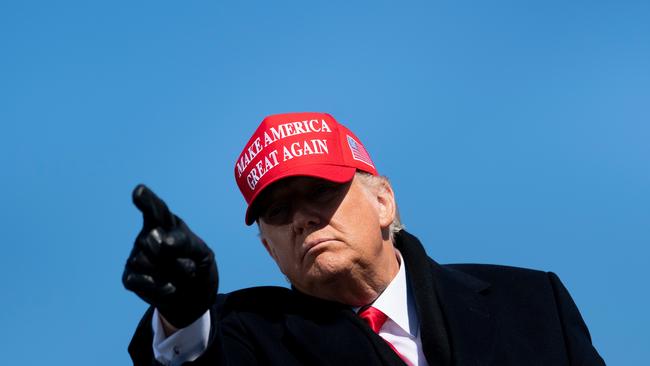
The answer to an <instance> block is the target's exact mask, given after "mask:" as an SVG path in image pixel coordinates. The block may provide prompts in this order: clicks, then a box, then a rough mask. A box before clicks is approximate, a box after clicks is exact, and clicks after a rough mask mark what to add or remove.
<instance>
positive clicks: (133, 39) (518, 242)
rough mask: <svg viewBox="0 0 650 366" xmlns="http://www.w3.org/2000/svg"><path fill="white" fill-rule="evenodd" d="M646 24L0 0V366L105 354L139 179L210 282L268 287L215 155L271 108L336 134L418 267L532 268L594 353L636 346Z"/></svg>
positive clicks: (383, 8) (570, 5)
mask: <svg viewBox="0 0 650 366" xmlns="http://www.w3.org/2000/svg"><path fill="white" fill-rule="evenodd" d="M648 19H650V5H649V3H648V2H644V1H575V2H566V1H544V2H536V3H533V2H520V1H503V0H497V1H492V2H485V1H453V2H452V1H444V2H424V1H423V2H410V1H402V2H390V1H373V2H354V3H352V2H345V1H322V2H306V1H274V2H251V1H240V2H234V1H233V2H207V1H186V2H179V1H130V2H121V1H112V2H103V3H99V2H85V1H76V2H75V1H57V2H46V1H22V2H4V3H2V4H0V47H1V49H2V57H0V123H1V131H2V132H1V133H0V165H1V166H2V173H0V174H2V179H1V180H0V182H1V183H0V184H1V187H2V190H1V192H0V207H2V210H0V223H1V224H0V227H1V228H2V233H3V237H4V239H3V241H2V248H3V252H4V255H2V256H1V257H0V271H1V272H0V293H2V299H3V301H2V307H1V309H2V311H0V324H2V325H3V332H2V333H1V334H0V345H2V346H0V347H1V348H2V350H3V352H2V353H3V356H2V359H3V360H4V361H3V364H7V365H13V364H22V365H41V364H44V363H54V364H66V365H87V364H88V362H89V361H88V360H89V359H92V364H94V365H123V364H128V363H129V359H128V355H127V353H126V347H127V344H128V342H129V339H130V337H131V334H132V331H133V330H134V328H135V326H136V324H137V321H138V320H139V318H140V316H141V314H142V312H143V311H144V310H145V309H146V305H145V304H144V303H143V302H141V301H140V300H139V299H138V298H137V297H136V296H135V295H133V294H131V293H129V292H127V291H126V290H124V289H123V288H122V285H121V282H120V277H121V273H122V269H123V264H124V261H125V259H126V257H127V255H128V254H129V251H130V248H131V245H132V242H133V238H134V237H135V235H136V233H137V232H138V230H139V228H140V225H141V219H140V215H139V213H138V212H137V210H136V209H135V208H134V207H133V206H132V204H131V200H130V193H131V190H132V188H133V187H134V186H135V185H136V184H137V183H140V182H144V183H146V184H148V185H149V186H150V187H151V188H153V189H154V190H155V191H156V192H157V193H158V194H159V195H160V196H161V197H162V198H164V199H165V200H166V201H167V203H168V204H169V206H170V207H171V208H172V209H173V210H174V211H175V212H176V213H177V214H178V215H179V216H181V217H183V218H184V219H185V221H186V222H188V224H189V225H190V226H191V227H192V228H193V229H194V231H196V232H197V233H198V234H199V235H201V236H202V237H203V238H204V239H205V240H206V241H207V242H208V243H209V244H210V246H211V247H212V248H213V249H214V251H215V252H216V255H217V260H218V263H219V268H220V273H221V290H222V291H232V290H234V289H238V288H241V287H247V286H254V285H268V284H278V285H284V284H285V282H284V279H283V277H282V276H281V275H280V273H279V271H278V270H277V269H276V268H275V265H274V263H273V262H272V261H271V259H270V258H268V255H267V254H266V253H265V251H264V250H263V248H262V246H261V245H260V244H259V243H258V242H257V238H256V231H255V229H254V228H251V227H246V226H245V225H244V211H245V205H244V201H243V199H242V198H241V196H240V194H239V191H238V189H237V187H236V185H235V182H234V178H233V175H232V172H233V166H234V162H235V159H236V157H237V156H238V154H239V152H240V151H241V149H242V148H243V145H244V143H245V142H246V141H247V140H248V138H249V137H250V134H251V133H252V132H253V131H254V129H255V128H256V126H257V124H258V123H259V121H261V119H262V118H263V117H264V116H265V115H268V114H273V113H280V112H289V111H325V112H329V113H331V114H333V115H334V116H335V117H336V118H337V119H338V120H339V121H341V122H342V123H344V124H346V125H347V126H348V127H350V128H351V129H352V130H353V131H355V133H356V134H357V135H358V136H359V137H360V139H361V140H362V141H363V142H364V143H365V145H366V147H367V148H368V150H369V151H370V154H371V155H372V157H373V159H374V160H375V162H376V164H377V166H378V168H379V170H380V172H382V173H384V174H386V175H388V176H389V177H390V178H391V180H392V182H393V185H394V187H395V190H396V193H397V199H398V202H399V205H400V210H401V214H402V217H403V220H404V221H405V223H406V225H407V227H408V229H409V230H410V231H411V232H412V233H414V234H416V235H417V236H419V237H420V239H421V240H422V241H423V242H424V243H425V245H426V248H427V250H428V252H429V254H430V255H431V256H432V257H433V258H435V259H436V260H437V261H439V262H443V263H450V262H480V263H499V264H507V265H514V266H524V267H531V268H537V269H543V270H549V271H554V272H556V273H557V274H558V275H559V276H560V278H561V279H562V280H563V281H564V283H565V285H566V286H567V287H568V288H569V290H570V291H571V293H572V295H573V297H574V300H575V301H576V303H577V304H578V306H579V308H580V310H581V312H582V315H583V317H584V318H585V320H586V322H587V323H588V325H589V328H590V330H591V333H592V337H593V342H594V344H595V345H596V347H597V348H598V349H599V351H600V353H601V355H602V356H603V357H604V358H605V360H606V361H607V362H608V364H612V365H634V364H641V363H643V362H644V361H645V360H647V352H645V350H646V349H647V345H648V344H650V339H649V337H648V331H647V329H648V327H650V320H649V317H648V311H647V309H648V308H650V300H649V299H650V297H649V296H648V294H647V283H646V282H647V278H648V275H647V273H646V272H647V270H645V269H644V268H646V267H645V266H646V264H647V261H648V258H650V255H649V254H650V253H649V250H648V244H649V243H650V240H649V239H650V230H649V227H650V225H649V224H650V169H649V167H650V165H649V163H650V144H649V143H648V141H649V140H650V22H649V21H648ZM644 278H646V280H643V279H644Z"/></svg>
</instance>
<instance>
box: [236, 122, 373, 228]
mask: <svg viewBox="0 0 650 366" xmlns="http://www.w3.org/2000/svg"><path fill="white" fill-rule="evenodd" d="M357 169H358V170H362V171H364V172H368V173H370V174H372V175H377V169H376V168H375V165H374V164H373V162H372V160H370V155H368V152H367V151H366V149H365V148H364V147H363V145H362V144H361V141H360V140H359V139H358V138H357V137H356V136H355V135H354V134H353V133H352V131H350V130H348V129H347V128H346V127H345V126H343V125H342V124H340V123H338V122H337V121H336V120H335V119H334V117H332V116H330V115H329V114H327V113H314V112H304V113H284V114H275V115H272V116H268V117H266V118H264V120H263V121H262V123H261V124H260V125H259V127H258V128H257V130H255V133H253V136H252V137H251V138H250V140H248V143H247V144H246V147H245V148H244V150H243V151H242V153H241V154H240V155H239V158H238V159H237V162H236V163H235V180H236V181H237V185H238V186H239V190H241V193H242V194H243V195H244V199H245V200H246V203H248V208H247V210H246V225H251V224H252V223H253V222H255V220H256V219H257V217H256V214H255V213H254V212H253V210H252V209H251V207H252V205H253V202H254V201H255V198H257V197H258V196H259V194H260V192H262V190H264V188H266V187H268V186H269V185H270V184H271V183H273V182H276V181H278V180H280V179H283V178H287V177H293V176H308V177H316V178H322V179H327V180H329V181H332V182H338V183H344V182H349V181H350V180H352V178H353V177H354V173H355V172H356V171H357Z"/></svg>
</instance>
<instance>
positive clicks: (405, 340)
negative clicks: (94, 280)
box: [151, 250, 428, 366]
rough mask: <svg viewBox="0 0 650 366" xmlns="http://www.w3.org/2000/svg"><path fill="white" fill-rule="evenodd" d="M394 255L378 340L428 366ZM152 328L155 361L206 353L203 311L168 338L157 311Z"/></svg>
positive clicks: (413, 365) (412, 364)
mask: <svg viewBox="0 0 650 366" xmlns="http://www.w3.org/2000/svg"><path fill="white" fill-rule="evenodd" d="M395 251H396V252H397V255H398V258H399V261H400V268H399V271H398V272H397V276H395V278H393V280H392V281H391V282H390V284H389V285H388V287H386V289H385V290H384V292H382V293H381V295H379V297H378V298H377V300H375V302H374V303H373V304H372V306H374V307H375V308H377V309H379V310H381V311H382V312H383V313H384V314H386V315H387V316H388V320H386V322H385V323H384V325H383V326H382V327H381V329H379V336H380V337H382V338H384V339H385V340H386V341H388V342H390V343H391V344H392V345H393V347H395V349H396V350H397V351H398V352H399V353H400V354H401V355H402V356H403V357H404V358H406V360H405V361H406V363H407V364H408V365H409V366H428V363H427V360H426V359H425V358H424V353H423V352H422V340H421V339H420V324H419V321H418V316H417V313H416V311H415V302H414V300H413V295H412V293H411V290H410V289H409V286H408V284H407V282H406V265H405V264H404V261H403V260H402V256H401V254H400V253H399V251H397V250H395ZM357 310H358V309H355V311H357ZM151 325H152V327H153V333H154V336H153V352H154V357H155V358H156V360H158V362H160V363H162V364H163V365H166V366H176V365H181V364H182V363H183V362H187V361H194V360H196V359H197V358H198V357H199V356H200V355H201V354H202V353H203V351H205V349H206V347H207V344H208V337H209V335H210V326H211V322H210V313H209V312H207V311H206V312H205V314H203V316H201V317H200V318H199V319H197V320H196V321H195V322H194V323H192V324H190V325H189V326H187V327H185V328H182V329H179V330H178V331H177V332H175V333H174V334H172V335H171V336H169V337H167V338H165V331H164V330H163V327H162V324H161V321H160V317H159V315H158V310H155V311H154V314H153V319H152V324H151Z"/></svg>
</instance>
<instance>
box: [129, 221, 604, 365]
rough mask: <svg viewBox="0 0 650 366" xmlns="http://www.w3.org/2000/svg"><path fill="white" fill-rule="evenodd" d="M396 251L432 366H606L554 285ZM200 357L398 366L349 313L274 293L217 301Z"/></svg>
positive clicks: (133, 350)
mask: <svg viewBox="0 0 650 366" xmlns="http://www.w3.org/2000/svg"><path fill="white" fill-rule="evenodd" d="M395 244H396V247H397V248H398V249H399V250H400V252H401V253H402V257H403V258H404V261H405V262H406V268H407V282H408V285H409V286H410V290H411V291H412V293H413V295H414V298H415V303H416V310H417V314H418V317H419V321H420V332H421V333H420V336H421V339H422V345H423V351H424V354H425V356H426V359H427V361H428V363H429V365H430V366H446V365H463V366H465V365H467V366H469V365H473V366H478V365H495V366H497V365H498V366H508V365H512V366H535V365H540V366H541V365H545V366H546V365H553V366H563V365H576V366H578V365H584V366H587V365H604V364H605V363H604V361H603V360H602V358H601V357H600V356H599V355H598V352H597V351H596V350H595V349H594V347H593V346H592V344H591V338H590V335H589V331H588V330H587V326H586V325H585V323H584V321H583V319H582V317H581V316H580V313H579V311H578V309H577V307H576V305H575V303H574V302H573V300H572V299H571V296H570V295H569V293H568V291H567V290H566V288H565V287H564V286H563V285H562V283H561V282H560V280H559V278H558V277H557V276H556V275H555V274H553V273H551V272H541V271H535V270H529V269H522V268H514V267H505V266H494V265H477V264H455V265H440V264H438V263H436V262H435V261H433V260H432V259H431V258H429V257H428V256H427V255H426V253H425V251H424V248H423V247H422V245H421V244H420V242H419V240H418V239H417V238H416V237H414V236H413V235H411V234H409V233H407V232H405V231H402V232H400V233H399V234H397V235H396V240H395ZM152 313H153V309H149V311H147V313H146V314H145V316H144V317H143V319H142V320H141V322H140V324H139V325H138V328H137V330H136V333H135V335H134V337H133V339H132V341H131V344H130V346H129V353H130V354H131V358H132V359H133V362H134V365H137V366H144V365H158V363H157V362H156V361H155V360H154V358H153V351H152V329H151V316H152ZM210 315H211V321H212V325H213V326H212V329H211V331H210V338H209V344H208V348H207V350H206V352H205V353H204V354H203V355H202V356H201V357H199V358H198V359H197V360H196V361H194V362H192V363H188V364H192V365H210V366H216V365H232V366H245V365H278V366H293V365H309V366H318V365H335V366H342V365H358V366H368V365H404V363H403V361H402V360H401V359H400V358H399V357H398V356H397V355H396V354H395V353H394V352H393V351H392V350H391V349H390V347H389V346H388V345H387V344H386V343H385V342H384V341H383V339H381V338H380V337H379V336H378V335H376V334H375V333H373V332H372V330H371V329H370V328H368V327H367V326H366V325H365V324H364V323H363V322H362V321H360V320H359V318H358V317H357V316H356V315H355V314H354V312H353V311H352V310H351V309H350V307H349V306H345V305H341V304H337V303H332V302H327V301H323V300H319V299H316V298H313V297H310V296H306V295H304V294H301V293H299V292H298V291H295V290H290V289H286V288H281V287H257V288H248V289H244V290H239V291H235V292H232V293H230V294H225V295H219V297H218V301H217V303H216V304H215V305H214V306H213V308H212V309H211V310H210Z"/></svg>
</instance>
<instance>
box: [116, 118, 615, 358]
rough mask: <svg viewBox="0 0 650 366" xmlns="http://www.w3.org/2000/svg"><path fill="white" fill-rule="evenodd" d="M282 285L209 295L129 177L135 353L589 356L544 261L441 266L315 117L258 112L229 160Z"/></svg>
mask: <svg viewBox="0 0 650 366" xmlns="http://www.w3.org/2000/svg"><path fill="white" fill-rule="evenodd" d="M235 178H236V181H237V184H238V185H239V188H240V190H241V192H242V194H243V195H244V198H245V199H246V202H247V203H248V209H247V212H246V224H248V225H251V224H252V223H254V222H256V223H257V224H258V226H259V230H260V238H261V241H262V244H263V246H264V248H265V249H266V250H267V251H268V253H269V254H270V255H271V257H272V258H273V259H274V260H275V262H276V263H277V265H278V267H279V268H280V270H281V271H282V272H283V273H284V274H285V275H286V277H287V278H288V279H289V281H290V282H291V285H292V289H291V290H289V289H284V288H279V287H260V288H250V289H244V290H240V291H236V292H233V293H231V294H225V295H217V287H218V276H217V269H216V263H215V260H214V255H213V253H212V251H211V250H210V249H209V248H208V247H207V246H206V245H205V244H204V243H203V241H201V239H200V238H198V236H196V235H195V234H194V233H192V232H191V231H190V229H189V228H188V227H187V225H185V223H184V222H183V221H182V220H181V219H180V218H178V217H177V216H175V215H173V214H172V213H171V212H170V211H169V209H168V208H167V206H166V205H165V203H164V202H163V201H162V200H160V199H159V198H158V197H156V196H155V194H153V192H151V191H150V190H149V189H148V188H146V187H145V186H142V185H140V186H138V187H136V189H135V190H134V194H133V200H134V203H135V205H136V206H137V207H138V209H140V210H141V211H142V213H143V218H144V224H143V229H142V231H141V232H140V234H139V235H138V237H137V238H136V241H135V245H134V248H133V251H132V252H131V255H130V256H129V259H128V260H127V263H126V267H125V271H124V276H123V283H124V285H125V287H126V288H127V289H129V290H132V291H134V292H135V293H136V294H137V295H138V296H140V297H141V298H142V299H144V300H145V301H146V302H148V303H149V304H151V305H152V307H151V309H150V310H149V311H148V312H147V313H146V314H145V316H144V317H143V319H142V321H141V322H140V324H139V326H138V329H137V330H136V334H135V336H134V338H133V340H132V342H131V345H130V347H129V352H130V353H131V357H132V359H133V361H134V364H136V365H151V364H152V363H153V364H159V363H158V362H160V363H162V364H169V365H176V364H182V363H183V362H186V361H187V362H188V363H191V364H197V365H404V364H407V365H431V366H434V365H435V366H437V365H604V362H603V360H602V359H601V358H600V356H599V355H598V353H597V352H596V350H595V349H594V348H593V346H592V344H591V340H590V336H589V332H588V330H587V327H586V325H585V324H584V322H583V320H582V318H581V316H580V313H579V312H578V309H577V308H576V306H575V304H574V303H573V301H572V299H571V297H570V295H569V294H568V292H567V291H566V289H565V288H564V286H563V285H562V283H561V282H560V280H559V279H558V278H557V276H555V275H554V274H552V273H545V272H539V271H532V270H526V269H520V268H512V267H503V266H490V265H446V266H441V265H439V264H437V263H436V262H435V261H433V260H432V259H430V258H429V257H428V256H427V255H426V253H425V252H424V249H423V247H422V245H421V244H420V243H419V241H418V239H417V238H415V237H414V236H412V235H411V234H409V233H407V232H406V231H405V230H403V229H402V227H401V224H400V223H399V219H398V215H397V207H396V204H395V198H394V194H393V190H392V188H391V185H390V183H389V182H388V181H387V180H386V179H385V178H383V177H381V176H379V175H378V173H377V170H376V168H375V165H374V163H373V162H372V160H371V159H370V156H369V155H368V152H367V151H366V150H365V148H364V146H363V145H362V144H361V142H360V140H359V139H358V138H357V137H356V136H355V135H354V134H353V133H352V132H351V131H350V130H348V129H347V128H346V127H344V126H343V125H341V124H339V123H337V121H336V120H334V118H333V117H332V116H330V115H328V114H323V113H290V114H281V115H274V116H269V117H267V118H266V119H264V121H262V123H261V125H260V126H259V127H258V129H257V130H256V131H255V133H254V134H253V136H252V137H251V139H250V140H249V142H248V144H247V145H246V146H245V148H244V150H243V151H242V153H241V155H240V157H239V159H238V160H237V162H236V164H235Z"/></svg>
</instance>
